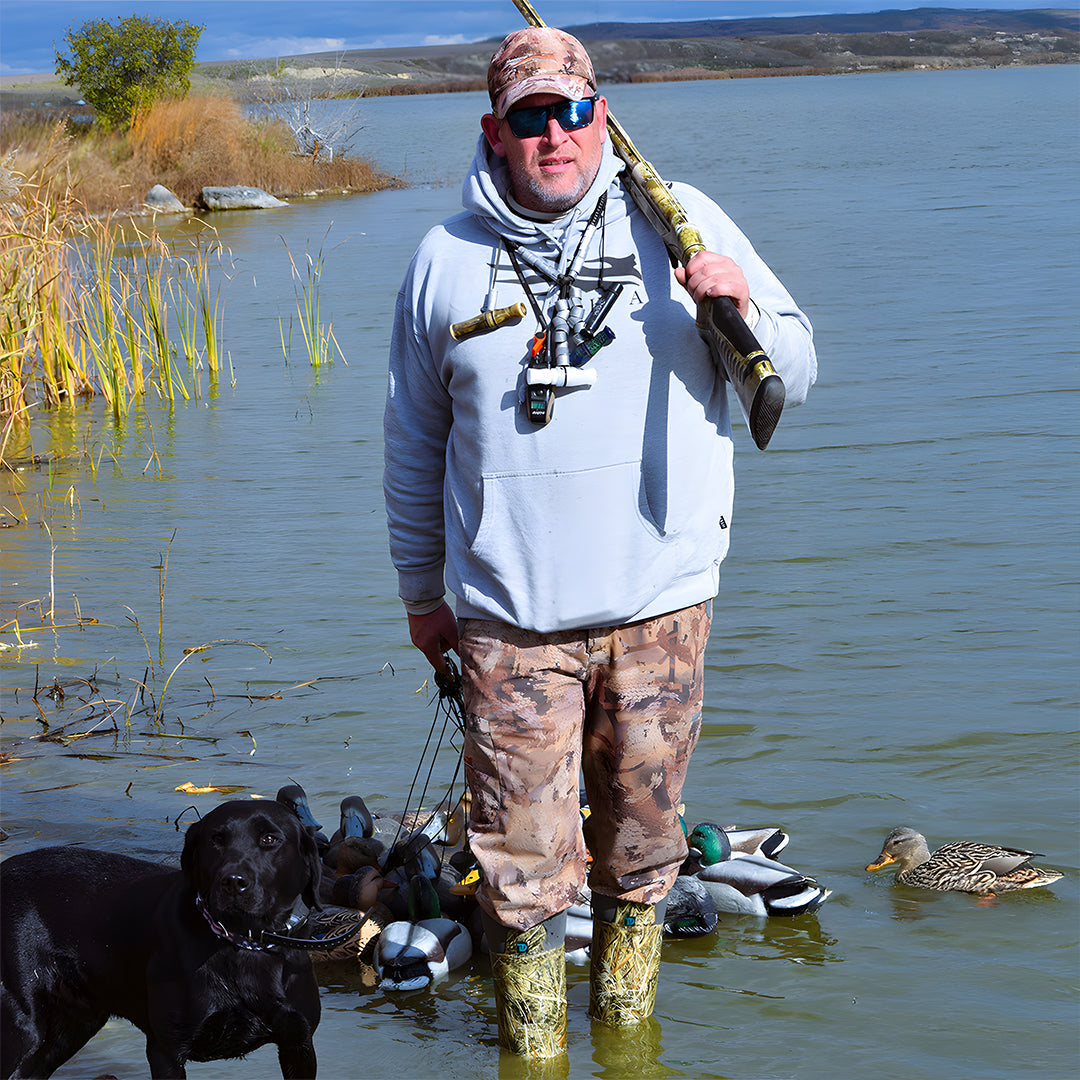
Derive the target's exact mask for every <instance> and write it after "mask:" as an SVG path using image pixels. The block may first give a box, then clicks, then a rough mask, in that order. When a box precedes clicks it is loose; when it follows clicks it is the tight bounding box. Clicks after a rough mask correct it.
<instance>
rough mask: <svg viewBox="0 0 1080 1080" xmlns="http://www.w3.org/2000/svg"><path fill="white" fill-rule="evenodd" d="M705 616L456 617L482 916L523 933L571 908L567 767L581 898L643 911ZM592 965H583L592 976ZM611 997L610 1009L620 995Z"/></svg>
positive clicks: (694, 697)
mask: <svg viewBox="0 0 1080 1080" xmlns="http://www.w3.org/2000/svg"><path fill="white" fill-rule="evenodd" d="M710 615H711V603H702V604H699V605H697V606H695V607H692V608H687V609H685V610H683V611H678V612H674V613H672V614H669V615H664V616H661V617H659V618H656V619H649V620H646V621H643V622H638V623H632V624H630V625H627V626H621V627H605V628H601V629H596V630H587V631H580V630H579V631H559V632H556V633H552V634H537V633H534V632H532V631H527V630H520V629H518V628H516V627H512V626H507V625H506V624H503V623H498V622H490V621H487V620H479V619H467V620H464V621H463V623H462V627H461V638H460V644H459V649H460V654H461V660H462V673H463V683H464V685H463V690H464V699H465V711H466V725H467V727H466V736H465V768H466V776H467V779H468V782H469V787H470V789H471V791H472V809H471V815H470V820H469V842H470V845H471V848H472V851H473V853H474V854H475V855H476V857H477V859H478V860H479V862H480V865H481V866H482V868H483V871H484V885H483V886H482V887H481V890H480V892H479V893H478V894H477V899H478V900H479V901H480V904H481V907H482V909H483V911H484V912H485V914H486V915H488V916H489V917H493V918H494V919H495V920H496V921H497V922H498V923H500V924H501V925H503V926H505V927H508V928H510V929H512V930H527V929H529V928H530V927H533V926H535V925H537V924H538V923H541V922H544V921H545V920H547V919H550V918H551V917H552V916H554V915H557V914H559V913H560V912H563V911H565V910H566V909H567V908H568V907H570V906H571V904H573V903H575V902H576V900H577V898H578V894H579V892H580V890H581V886H582V885H583V884H584V882H585V843H584V839H583V836H582V829H581V817H580V812H579V795H578V783H579V780H578V777H579V770H580V772H581V773H582V774H583V775H584V778H585V792H586V796H587V798H588V801H589V807H590V810H591V816H590V817H589V851H590V854H591V855H592V859H593V862H592V867H591V869H590V871H589V886H590V888H591V889H592V891H593V894H594V902H595V901H596V899H597V898H599V899H601V900H602V901H604V900H610V901H614V900H618V901H620V903H622V904H625V903H626V902H630V903H632V904H633V905H634V908H635V910H641V911H642V912H646V911H648V912H650V916H651V905H653V904H655V903H656V902H657V901H659V900H660V899H661V898H662V897H664V896H665V895H666V894H667V892H668V890H669V889H670V888H671V885H672V883H673V882H674V880H675V877H676V876H677V874H678V872H679V867H680V866H681V865H682V862H683V860H684V859H685V857H686V852H687V847H686V839H685V837H684V835H683V830H682V825H681V823H680V821H679V812H678V808H679V803H680V799H681V796H682V787H683V782H684V780H685V779H686V770H687V766H688V764H689V761H690V755H691V753H692V751H693V749H694V746H695V745H696V743H697V738H698V733H699V731H700V728H701V706H702V674H703V668H704V654H705V644H706V642H707V640H708V634H709V623H710ZM637 921H638V922H639V923H640V924H641V929H639V932H638V933H636V934H634V935H631V940H632V941H633V942H634V943H638V944H640V943H642V942H646V943H647V947H648V950H649V951H650V955H649V957H647V958H646V960H645V962H643V964H639V965H637V967H636V970H639V971H646V972H648V973H650V974H649V975H648V981H649V982H650V983H651V987H652V988H651V991H649V990H648V989H645V988H641V987H636V988H633V996H634V997H635V1000H639V1001H645V1000H647V1002H648V1009H649V1010H651V1001H652V995H654V994H655V981H656V971H657V969H658V966H659V932H660V929H661V928H660V927H659V926H656V927H655V928H653V927H650V930H649V932H648V933H642V932H641V930H643V928H644V927H645V926H646V925H648V924H651V923H652V919H651V917H650V918H647V919H646V918H639V919H638V920H637ZM624 922H625V920H624ZM624 928H625V927H624ZM625 937H626V935H621V936H620V935H618V934H610V933H609V934H608V935H607V938H605V940H612V941H614V940H616V939H619V940H623V939H625ZM623 946H624V947H625V941H623ZM549 947H550V946H549ZM635 947H636V946H635ZM603 948H604V949H606V946H603ZM598 961H599V962H598ZM602 966H603V962H602V961H600V958H598V957H596V956H594V959H593V967H594V970H597V971H598V970H600V968H602ZM608 984H609V985H610V980H608ZM619 986H623V984H621V983H620V984H617V986H616V990H615V991H614V995H615V997H616V998H618V997H620V995H622V994H623V989H627V987H626V986H623V989H619V988H618V987H619ZM498 992H499V988H498V985H497V986H496V994H497V996H498ZM605 1000H613V999H612V995H611V994H610V993H609V994H608V995H607V998H605ZM635 1008H636V1011H643V1009H644V1006H640V1007H635ZM501 1011H502V1010H501V1008H500V1015H501ZM616 1012H618V1010H616ZM612 1015H615V1013H612ZM619 1015H621V1014H619ZM635 1015H636V1012H635ZM644 1015H648V1013H647V1012H644ZM612 1022H624V1021H622V1020H615V1021H612Z"/></svg>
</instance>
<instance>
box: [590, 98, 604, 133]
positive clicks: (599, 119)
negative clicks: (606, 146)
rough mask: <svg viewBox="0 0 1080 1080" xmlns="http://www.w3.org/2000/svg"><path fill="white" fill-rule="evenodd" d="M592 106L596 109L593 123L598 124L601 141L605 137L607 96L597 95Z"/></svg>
mask: <svg viewBox="0 0 1080 1080" xmlns="http://www.w3.org/2000/svg"><path fill="white" fill-rule="evenodd" d="M593 108H594V109H595V110H596V117H595V118H594V119H593V123H594V124H599V125H600V141H601V142H603V141H604V140H605V139H606V138H607V98H605V97H598V98H597V99H596V104H595V105H594V106H593Z"/></svg>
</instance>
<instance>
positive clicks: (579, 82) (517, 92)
mask: <svg viewBox="0 0 1080 1080" xmlns="http://www.w3.org/2000/svg"><path fill="white" fill-rule="evenodd" d="M594 93H595V90H594V89H593V87H592V86H591V85H590V83H589V82H588V80H587V79H583V78H581V76H580V75H565V74H559V75H533V76H532V77H531V78H528V79H522V80H521V81H520V82H515V83H511V84H510V85H509V86H508V87H507V88H506V89H505V90H504V91H503V92H502V95H501V96H500V98H499V100H498V102H496V109H495V115H496V116H498V117H499V118H500V119H501V118H502V117H504V116H505V115H506V111H507V109H509V108H510V106H511V105H513V104H515V103H516V102H518V101H521V99H522V98H527V97H529V96H530V95H531V94H558V95H559V96H560V97H564V98H569V99H570V100H571V101H581V100H582V99H584V98H587V97H591V96H592V95H593V94H594Z"/></svg>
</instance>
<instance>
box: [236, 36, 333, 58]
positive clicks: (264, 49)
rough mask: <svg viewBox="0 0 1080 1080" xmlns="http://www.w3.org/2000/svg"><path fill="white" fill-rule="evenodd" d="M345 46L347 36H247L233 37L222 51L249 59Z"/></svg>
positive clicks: (324, 50) (315, 51) (326, 50)
mask: <svg viewBox="0 0 1080 1080" xmlns="http://www.w3.org/2000/svg"><path fill="white" fill-rule="evenodd" d="M344 48H345V38H340V37H333V38H331V37H269V38H247V39H245V40H243V41H240V42H237V41H236V40H235V39H231V40H230V44H229V45H228V47H226V48H223V49H221V50H220V51H221V54H222V55H223V56H226V57H228V58H229V59H230V60H248V59H251V58H252V57H270V56H299V55H301V54H302V53H320V52H340V51H341V50H342V49H344Z"/></svg>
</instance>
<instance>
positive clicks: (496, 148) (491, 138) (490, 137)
mask: <svg viewBox="0 0 1080 1080" xmlns="http://www.w3.org/2000/svg"><path fill="white" fill-rule="evenodd" d="M501 126H502V121H501V120H500V119H499V118H498V117H497V116H495V114H494V113H484V115H483V116H481V117H480V127H481V128H483V129H484V135H485V136H487V141H488V146H490V147H491V149H492V152H493V153H494V154H495V156H496V157H506V148H505V147H504V146H503V141H502V138H501V137H500V135H499V128H500V127H501Z"/></svg>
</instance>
